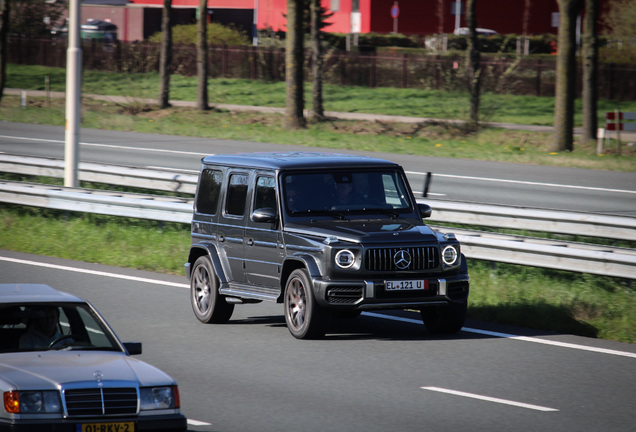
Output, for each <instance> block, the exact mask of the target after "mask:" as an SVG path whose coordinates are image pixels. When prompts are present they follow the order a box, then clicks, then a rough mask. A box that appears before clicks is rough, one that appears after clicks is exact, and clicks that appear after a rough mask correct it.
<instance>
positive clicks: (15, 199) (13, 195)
mask: <svg viewBox="0 0 636 432" xmlns="http://www.w3.org/2000/svg"><path fill="white" fill-rule="evenodd" d="M0 202H6V203H12V204H21V205H27V206H36V207H45V208H51V209H58V210H69V211H81V212H89V213H100V214H107V215H116V216H125V217H133V218H144V219H153V220H161V221H169V222H180V223H190V222H191V220H192V204H193V202H192V200H190V199H186V198H174V197H162V196H156V195H143V194H128V193H126V194H123V193H117V192H109V191H99V190H93V189H81V188H65V187H61V186H50V185H41V184H33V183H21V182H0ZM441 229H442V230H445V229H444V228H441ZM452 231H453V232H455V234H456V236H457V238H458V239H459V241H460V242H461V243H462V251H463V252H464V254H465V255H466V256H467V257H469V258H476V259H483V260H487V261H495V262H506V263H511V264H520V265H529V266H536V267H545V268H555V269H561V270H569V271H575V272H583V273H592V274H600V275H606V276H616V277H622V278H627V279H636V250H633V249H623V248H610V247H605V246H599V245H588V244H580V243H570V242H562V241H555V240H545V239H537V238H529V237H521V236H506V235H499V234H492V233H480V232H473V231H465V230H457V229H453V230H452Z"/></svg>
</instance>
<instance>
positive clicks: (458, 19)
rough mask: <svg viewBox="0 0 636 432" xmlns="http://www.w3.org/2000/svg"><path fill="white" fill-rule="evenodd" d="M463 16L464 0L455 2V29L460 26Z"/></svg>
mask: <svg viewBox="0 0 636 432" xmlns="http://www.w3.org/2000/svg"><path fill="white" fill-rule="evenodd" d="M461 18H462V0H457V1H456V2H455V30H457V29H458V28H459V27H460V25H461V24H460V23H461Z"/></svg>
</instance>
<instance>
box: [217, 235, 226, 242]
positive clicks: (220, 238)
mask: <svg viewBox="0 0 636 432" xmlns="http://www.w3.org/2000/svg"><path fill="white" fill-rule="evenodd" d="M217 238H218V240H219V241H220V242H224V241H225V236H222V235H220V236H218V237H217Z"/></svg>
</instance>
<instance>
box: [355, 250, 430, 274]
mask: <svg viewBox="0 0 636 432" xmlns="http://www.w3.org/2000/svg"><path fill="white" fill-rule="evenodd" d="M401 250H402V251H405V252H408V254H409V256H410V258H411V259H410V263H409V265H408V266H406V267H404V268H399V267H398V266H397V265H396V263H395V261H396V260H395V258H394V257H395V254H396V253H397V252H398V251H401ZM364 262H365V265H366V269H367V270H370V271H385V272H386V271H392V272H393V271H401V270H432V269H436V268H437V267H439V250H438V248H437V247H435V246H426V247H393V248H375V249H367V251H366V254H365V259H364Z"/></svg>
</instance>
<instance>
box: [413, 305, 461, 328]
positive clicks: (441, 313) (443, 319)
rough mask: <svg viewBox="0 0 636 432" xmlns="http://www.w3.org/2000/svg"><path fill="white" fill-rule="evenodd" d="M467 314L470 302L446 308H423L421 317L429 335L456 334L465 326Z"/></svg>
mask: <svg viewBox="0 0 636 432" xmlns="http://www.w3.org/2000/svg"><path fill="white" fill-rule="evenodd" d="M467 312H468V302H463V303H450V304H449V305H448V307H445V308H423V309H421V310H420V316H421V317H422V321H423V322H424V325H425V326H426V329H427V330H428V331H429V333H432V334H454V333H457V332H459V331H460V330H461V329H462V327H463V326H464V321H466V313H467Z"/></svg>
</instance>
